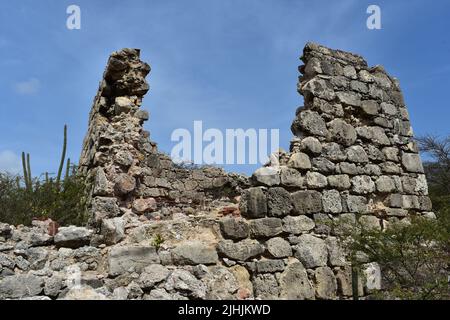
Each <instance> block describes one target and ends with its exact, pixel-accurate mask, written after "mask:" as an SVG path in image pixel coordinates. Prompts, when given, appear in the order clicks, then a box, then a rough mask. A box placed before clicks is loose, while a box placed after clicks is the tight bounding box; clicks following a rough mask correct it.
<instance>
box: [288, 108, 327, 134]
mask: <svg viewBox="0 0 450 320" xmlns="http://www.w3.org/2000/svg"><path fill="white" fill-rule="evenodd" d="M291 130H292V133H293V134H294V135H296V136H301V135H302V133H303V130H304V131H306V132H309V133H311V134H312V135H315V136H322V137H324V136H326V135H327V134H328V130H327V126H326V124H325V121H324V120H323V119H322V117H321V116H320V115H319V114H318V113H317V112H315V111H310V110H304V111H301V112H300V113H299V115H298V117H297V118H296V120H294V122H293V123H292V126H291Z"/></svg>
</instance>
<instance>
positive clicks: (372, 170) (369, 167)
mask: <svg viewBox="0 0 450 320" xmlns="http://www.w3.org/2000/svg"><path fill="white" fill-rule="evenodd" d="M362 173H363V174H365V175H368V176H380V175H381V169H380V167H379V166H377V165H376V164H372V163H368V164H366V165H365V166H364V168H363V169H362Z"/></svg>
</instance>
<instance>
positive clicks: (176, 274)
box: [164, 269, 207, 299]
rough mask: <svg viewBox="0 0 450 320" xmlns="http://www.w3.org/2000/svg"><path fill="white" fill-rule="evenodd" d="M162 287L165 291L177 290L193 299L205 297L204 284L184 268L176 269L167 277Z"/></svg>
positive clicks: (205, 288)
mask: <svg viewBox="0 0 450 320" xmlns="http://www.w3.org/2000/svg"><path fill="white" fill-rule="evenodd" d="M164 288H165V289H166V290H167V291H172V290H179V291H182V292H183V293H186V294H187V295H188V296H189V297H192V298H195V299H204V298H205V297H206V291H207V287H206V285H205V284H204V283H203V282H202V281H200V280H198V279H196V278H195V277H194V276H193V275H192V274H191V273H190V272H188V271H186V270H181V269H176V270H174V271H173V272H172V274H171V275H170V276H169V277H168V279H167V281H166V283H165V285H164Z"/></svg>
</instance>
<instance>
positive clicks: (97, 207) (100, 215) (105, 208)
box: [91, 197, 120, 221]
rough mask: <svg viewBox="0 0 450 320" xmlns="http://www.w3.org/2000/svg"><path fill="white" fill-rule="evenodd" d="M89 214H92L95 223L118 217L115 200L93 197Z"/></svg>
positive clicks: (118, 212)
mask: <svg viewBox="0 0 450 320" xmlns="http://www.w3.org/2000/svg"><path fill="white" fill-rule="evenodd" d="M91 212H92V213H93V214H94V216H95V219H96V221H101V220H102V219H104V218H107V217H110V218H112V217H117V216H119V215H120V209H119V206H118V205H117V200H116V198H111V197H95V198H94V199H93V200H92V208H91Z"/></svg>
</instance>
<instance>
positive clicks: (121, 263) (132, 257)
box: [108, 246, 160, 276]
mask: <svg viewBox="0 0 450 320" xmlns="http://www.w3.org/2000/svg"><path fill="white" fill-rule="evenodd" d="M159 262H160V259H159V256H158V254H157V253H156V249H155V248H154V247H143V246H123V247H112V248H111V250H110V252H109V256H108V265H109V274H110V275H111V276H118V275H120V274H123V273H126V272H139V273H140V272H141V271H142V270H143V269H144V268H145V267H147V266H148V265H150V264H154V263H157V264H158V263H159Z"/></svg>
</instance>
